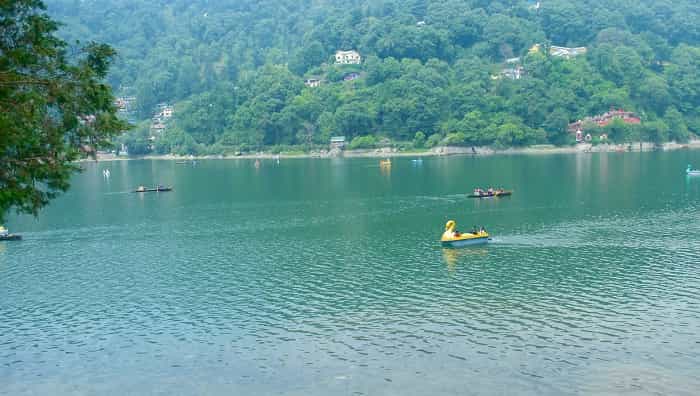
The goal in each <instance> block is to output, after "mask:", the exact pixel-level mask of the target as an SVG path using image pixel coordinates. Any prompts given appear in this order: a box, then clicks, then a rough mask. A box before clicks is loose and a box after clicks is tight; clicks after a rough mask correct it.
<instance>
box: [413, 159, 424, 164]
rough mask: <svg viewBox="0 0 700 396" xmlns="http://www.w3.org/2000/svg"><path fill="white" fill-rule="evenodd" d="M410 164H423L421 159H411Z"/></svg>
mask: <svg viewBox="0 0 700 396" xmlns="http://www.w3.org/2000/svg"><path fill="white" fill-rule="evenodd" d="M411 162H412V163H413V164H415V165H418V164H422V163H423V159H422V158H417V159H412V160H411Z"/></svg>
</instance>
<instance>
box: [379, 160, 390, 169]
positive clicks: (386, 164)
mask: <svg viewBox="0 0 700 396" xmlns="http://www.w3.org/2000/svg"><path fill="white" fill-rule="evenodd" d="M379 166H380V167H389V166H391V160H390V159H389V158H387V159H385V160H381V161H379Z"/></svg>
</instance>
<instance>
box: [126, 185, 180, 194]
mask: <svg viewBox="0 0 700 396" xmlns="http://www.w3.org/2000/svg"><path fill="white" fill-rule="evenodd" d="M167 191H173V188H172V187H163V186H158V187H155V188H145V187H143V186H140V187H139V188H137V189H136V190H134V191H132V192H135V193H145V192H167Z"/></svg>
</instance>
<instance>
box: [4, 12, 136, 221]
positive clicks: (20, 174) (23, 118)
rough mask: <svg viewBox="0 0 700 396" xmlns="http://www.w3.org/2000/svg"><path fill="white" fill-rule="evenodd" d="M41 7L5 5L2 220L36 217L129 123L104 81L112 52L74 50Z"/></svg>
mask: <svg viewBox="0 0 700 396" xmlns="http://www.w3.org/2000/svg"><path fill="white" fill-rule="evenodd" d="M43 10H44V5H43V4H42V2H41V1H39V0H15V1H0V220H2V217H3V215H4V214H5V213H6V212H7V211H8V210H9V209H10V208H12V207H14V208H16V209H17V210H18V211H20V212H27V213H33V214H36V213H37V211H38V210H39V209H40V208H41V207H42V206H44V205H46V204H47V203H48V201H49V200H50V199H51V198H53V197H55V196H56V195H57V194H58V193H60V192H62V191H65V190H66V189H67V188H68V187H69V178H70V174H71V173H72V172H73V171H76V170H77V169H78V166H77V165H76V164H75V163H74V161H75V160H76V159H79V158H81V157H82V156H84V155H86V154H89V153H92V152H94V150H96V149H97V148H100V147H103V146H105V145H107V144H109V142H110V140H111V139H112V138H113V137H114V136H115V135H116V134H118V133H119V132H120V131H122V130H123V129H125V128H126V127H127V124H126V123H125V122H123V121H121V120H120V119H119V118H117V116H116V109H115V108H114V105H113V101H114V98H113V96H112V93H111V89H110V88H109V86H108V85H106V84H105V83H104V82H103V79H104V78H105V77H106V75H107V70H108V67H109V65H110V62H111V59H112V58H113V57H114V55H115V53H114V50H113V49H112V48H111V47H109V46H107V45H101V44H96V43H89V44H87V45H84V46H82V47H80V48H71V47H69V46H67V44H66V43H65V42H64V41H62V40H60V39H58V38H57V37H56V36H55V34H54V33H55V32H56V30H57V28H58V25H57V24H56V22H54V21H53V20H52V19H50V18H49V17H48V16H47V15H46V14H45V13H44V12H43Z"/></svg>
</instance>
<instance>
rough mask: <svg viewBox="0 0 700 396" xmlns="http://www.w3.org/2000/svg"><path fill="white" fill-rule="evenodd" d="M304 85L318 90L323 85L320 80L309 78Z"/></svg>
mask: <svg viewBox="0 0 700 396" xmlns="http://www.w3.org/2000/svg"><path fill="white" fill-rule="evenodd" d="M304 85H306V86H307V87H311V88H316V87H318V86H320V85H321V80H319V79H318V78H309V79H306V80H305V81H304Z"/></svg>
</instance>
